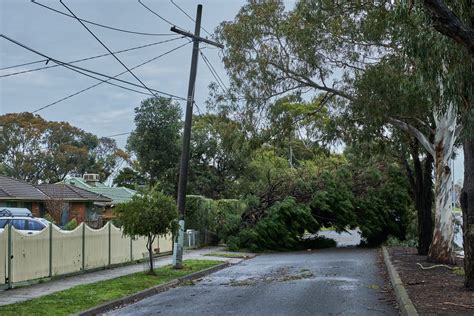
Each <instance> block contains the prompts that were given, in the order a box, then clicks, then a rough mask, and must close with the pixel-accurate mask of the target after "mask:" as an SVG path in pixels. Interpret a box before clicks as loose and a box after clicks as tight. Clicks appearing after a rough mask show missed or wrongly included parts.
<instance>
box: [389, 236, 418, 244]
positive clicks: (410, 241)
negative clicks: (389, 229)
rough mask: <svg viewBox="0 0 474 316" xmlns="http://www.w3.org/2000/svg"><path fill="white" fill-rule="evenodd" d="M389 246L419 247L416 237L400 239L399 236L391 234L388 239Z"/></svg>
mask: <svg viewBox="0 0 474 316" xmlns="http://www.w3.org/2000/svg"><path fill="white" fill-rule="evenodd" d="M386 244H387V246H397V247H398V246H400V247H417V246H418V242H417V241H416V240H415V239H405V240H400V239H398V238H397V237H393V236H389V237H388V238H387V241H386Z"/></svg>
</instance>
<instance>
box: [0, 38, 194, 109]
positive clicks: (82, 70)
mask: <svg viewBox="0 0 474 316" xmlns="http://www.w3.org/2000/svg"><path fill="white" fill-rule="evenodd" d="M0 37H3V38H4V39H6V40H8V41H10V42H12V43H14V44H16V45H18V46H20V47H23V48H24V49H26V50H29V51H30V52H33V53H35V54H37V55H39V56H42V57H43V58H46V59H48V60H50V61H52V62H54V63H56V64H60V65H61V66H63V67H65V68H67V69H70V70H72V71H74V72H77V73H80V74H82V75H84V76H86V77H90V78H93V79H96V80H99V81H106V80H104V79H101V78H98V77H96V76H101V77H104V78H107V79H111V80H114V81H118V82H121V83H125V84H128V85H131V86H134V87H139V88H143V86H141V85H139V84H136V83H133V82H130V81H126V80H122V79H118V78H114V77H113V76H109V75H105V74H102V73H99V72H97V71H93V70H90V69H86V68H83V67H79V66H76V65H71V64H68V63H66V62H63V61H60V60H58V59H55V58H53V57H50V56H48V55H46V54H43V53H41V52H39V51H37V50H35V49H33V48H30V47H28V46H27V45H25V44H22V43H20V42H18V41H16V40H14V39H12V38H10V37H8V36H6V35H5V34H0ZM91 74H94V75H96V76H94V75H91ZM107 83H108V84H111V85H114V86H119V85H117V84H114V83H111V82H107ZM119 87H122V86H119ZM151 90H152V91H153V92H156V93H159V94H163V95H166V96H169V97H172V98H175V99H178V100H186V98H184V97H180V96H177V95H174V94H171V93H167V92H163V91H160V90H156V89H151ZM152 94H153V93H152Z"/></svg>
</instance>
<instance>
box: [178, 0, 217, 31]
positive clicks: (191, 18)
mask: <svg viewBox="0 0 474 316" xmlns="http://www.w3.org/2000/svg"><path fill="white" fill-rule="evenodd" d="M170 1H171V3H172V4H174V6H175V7H177V8H178V10H179V11H181V12H183V13H184V15H186V16H187V17H188V18H189V19H190V20H191V21H193V22H194V23H196V20H195V19H194V18H193V17H192V16H190V15H189V14H188V13H187V12H186V11H184V10H183V9H182V8H181V7H180V6H179V5H177V4H176V3H175V2H174V1H173V0H170ZM201 29H202V30H203V31H204V32H206V33H207V35H209V36H210V37H212V34H211V33H209V32H208V31H207V30H206V29H205V28H204V27H203V26H201Z"/></svg>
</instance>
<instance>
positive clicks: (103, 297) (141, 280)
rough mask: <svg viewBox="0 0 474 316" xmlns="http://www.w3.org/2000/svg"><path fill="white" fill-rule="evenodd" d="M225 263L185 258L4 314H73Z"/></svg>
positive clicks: (8, 309) (45, 298)
mask: <svg viewBox="0 0 474 316" xmlns="http://www.w3.org/2000/svg"><path fill="white" fill-rule="evenodd" d="M221 263H222V262H220V261H214V260H185V261H184V267H183V269H181V270H175V269H173V268H172V267H171V266H165V267H161V268H158V269H155V272H156V275H155V276H152V275H146V274H144V273H143V272H140V273H135V274H130V275H126V276H122V277H119V278H116V279H111V280H106V281H100V282H96V283H92V284H86V285H79V286H76V287H73V288H71V289H68V290H64V291H60V292H56V293H53V294H49V295H46V296H43V297H39V298H35V299H33V300H30V301H26V302H22V303H16V304H11V305H6V306H0V315H2V316H3V315H16V316H18V315H69V314H71V313H77V312H79V311H82V310H86V309H89V308H91V307H94V306H97V305H100V304H102V303H105V302H108V301H112V300H115V299H118V298H121V297H124V296H127V295H130V294H134V293H136V292H139V291H142V290H145V289H147V288H150V287H153V286H155V285H159V284H162V283H166V282H169V281H171V280H173V279H176V278H179V277H182V276H185V275H188V274H191V273H194V272H197V271H199V270H203V269H206V268H210V267H213V266H216V265H218V264H221Z"/></svg>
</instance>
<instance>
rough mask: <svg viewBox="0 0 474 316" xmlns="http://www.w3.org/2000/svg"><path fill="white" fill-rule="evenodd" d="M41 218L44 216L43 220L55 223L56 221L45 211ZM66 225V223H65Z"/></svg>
mask: <svg viewBox="0 0 474 316" xmlns="http://www.w3.org/2000/svg"><path fill="white" fill-rule="evenodd" d="M43 218H44V219H45V220H47V221H48V222H50V223H53V224H56V221H55V220H54V218H53V217H52V216H51V214H49V213H46V214H45V215H44V216H43ZM66 225H67V224H66ZM76 225H77V223H76Z"/></svg>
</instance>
